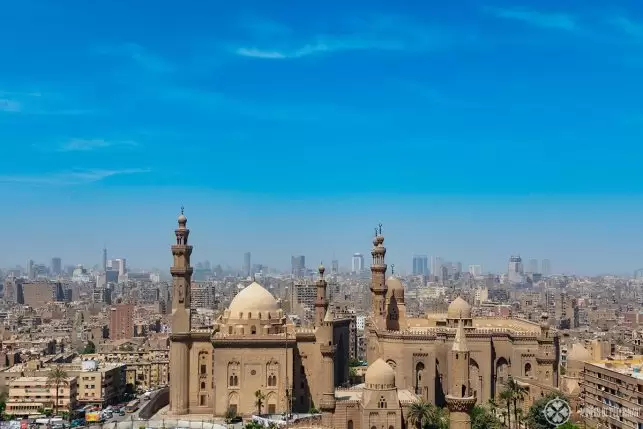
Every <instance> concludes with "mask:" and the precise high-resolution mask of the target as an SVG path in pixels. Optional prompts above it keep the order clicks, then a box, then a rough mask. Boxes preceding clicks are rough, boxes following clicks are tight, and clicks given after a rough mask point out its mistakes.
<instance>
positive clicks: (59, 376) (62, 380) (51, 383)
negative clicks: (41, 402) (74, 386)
mask: <svg viewBox="0 0 643 429" xmlns="http://www.w3.org/2000/svg"><path fill="white" fill-rule="evenodd" d="M46 385H47V387H55V388H56V403H55V404H54V414H55V415H58V397H59V393H60V387H61V386H69V379H68V377H67V373H66V372H65V370H64V369H63V368H62V367H61V366H60V365H57V366H56V367H54V368H52V369H51V371H49V374H47V384H46Z"/></svg>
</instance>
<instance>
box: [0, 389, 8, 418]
mask: <svg viewBox="0 0 643 429" xmlns="http://www.w3.org/2000/svg"><path fill="white" fill-rule="evenodd" d="M6 409H7V394H6V393H5V392H2V393H0V420H2V419H3V418H4V410H6Z"/></svg>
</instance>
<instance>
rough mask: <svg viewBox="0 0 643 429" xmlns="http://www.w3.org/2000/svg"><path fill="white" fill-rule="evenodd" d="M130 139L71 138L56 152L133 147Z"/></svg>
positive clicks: (134, 144) (134, 143)
mask: <svg viewBox="0 0 643 429" xmlns="http://www.w3.org/2000/svg"><path fill="white" fill-rule="evenodd" d="M134 146H138V143H136V142H135V141H132V140H103V139H71V140H69V141H67V142H65V143H64V144H63V145H61V146H60V147H59V148H58V152H87V151H92V150H96V149H105V148H110V147H134Z"/></svg>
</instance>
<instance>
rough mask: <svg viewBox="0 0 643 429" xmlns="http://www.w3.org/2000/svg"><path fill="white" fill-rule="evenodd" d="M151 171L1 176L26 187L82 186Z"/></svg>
mask: <svg viewBox="0 0 643 429" xmlns="http://www.w3.org/2000/svg"><path fill="white" fill-rule="evenodd" d="M149 171H150V170H149V169H143V168H130V169H123V170H99V169H96V170H72V171H66V172H59V173H52V174H43V175H35V176H33V175H31V176H29V175H28V176H0V182H5V183H21V184H26V185H82V184H87V183H95V182H100V181H101V180H104V179H107V178H109V177H113V176H120V175H125V174H142V173H149Z"/></svg>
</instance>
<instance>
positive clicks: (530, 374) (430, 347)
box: [170, 210, 558, 429]
mask: <svg viewBox="0 0 643 429" xmlns="http://www.w3.org/2000/svg"><path fill="white" fill-rule="evenodd" d="M189 234H190V231H189V229H188V228H187V218H186V217H185V215H184V214H183V210H182V211H181V215H180V216H179V218H178V228H177V229H176V230H175V236H176V244H174V245H173V246H172V255H173V258H174V263H173V266H172V267H171V269H170V272H171V274H172V277H173V293H172V316H171V319H172V334H171V337H170V340H171V346H170V414H172V415H175V416H179V415H186V414H199V415H211V416H224V415H226V414H230V413H232V414H237V415H242V416H250V415H253V414H275V413H287V412H304V413H305V412H308V411H309V410H311V409H316V410H318V411H319V412H320V413H321V416H322V417H321V423H320V426H322V427H328V428H331V427H332V428H337V429H357V428H362V429H402V428H406V427H407V426H408V423H407V421H406V420H407V419H406V415H407V406H408V405H409V404H411V403H413V402H415V401H417V400H420V399H424V400H426V401H429V402H431V403H435V404H437V405H439V406H446V407H448V409H449V411H450V413H449V419H450V428H451V429H469V428H470V427H471V422H470V411H471V409H472V408H473V406H474V405H475V404H476V403H485V402H487V401H488V400H489V399H491V398H494V397H496V396H497V394H498V393H499V391H500V389H501V386H502V385H503V384H504V383H505V382H506V380H507V379H508V377H509V376H512V377H514V378H515V379H516V380H518V381H519V382H520V383H521V384H522V385H523V386H524V387H525V389H526V391H527V392H528V395H527V396H528V397H529V398H531V399H532V400H533V399H537V398H538V397H540V396H544V395H545V394H547V393H548V391H550V390H554V389H556V387H557V385H558V335H557V333H556V332H555V331H554V330H552V329H550V328H549V325H548V323H547V316H546V314H543V319H542V321H541V323H540V324H537V323H532V322H528V321H524V320H517V319H503V318H473V317H472V316H471V307H470V306H469V304H468V303H467V302H466V301H465V300H463V299H462V298H457V299H455V300H454V301H453V302H452V303H451V304H450V305H449V308H448V312H447V314H427V315H425V316H424V317H421V318H410V317H407V315H406V310H405V303H404V286H403V285H402V283H401V281H400V280H399V279H397V278H396V277H393V276H391V277H389V278H388V279H386V271H387V266H386V263H385V255H386V248H385V247H384V237H383V235H382V231H381V227H380V228H379V230H376V234H375V238H374V240H373V249H372V252H371V254H372V257H373V262H372V265H371V273H372V278H371V303H372V308H371V314H370V317H369V320H368V323H367V327H366V335H367V359H368V362H369V367H368V369H367V371H366V375H365V383H364V384H362V385H359V386H355V387H352V388H340V387H338V386H342V385H344V384H345V382H346V381H347V380H348V349H349V348H348V338H349V321H348V320H346V319H340V318H336V317H334V315H333V314H332V313H331V312H330V311H329V309H328V301H327V300H326V287H327V282H326V280H325V279H324V272H325V269H324V267H323V266H320V267H319V278H318V280H317V282H316V288H317V296H316V301H315V318H314V326H313V327H309V328H300V327H295V326H294V324H293V323H292V322H291V321H290V320H289V319H288V318H287V317H286V315H285V314H284V313H283V311H282V310H281V309H280V306H279V303H278V302H277V300H276V299H275V298H274V297H273V296H272V294H271V293H270V292H269V291H267V290H266V289H264V288H263V287H262V286H261V285H260V284H258V283H256V282H253V283H252V284H251V285H249V286H247V287H246V288H245V289H243V290H242V291H241V292H240V293H239V294H238V295H237V296H236V297H235V298H234V299H233V300H232V302H231V303H230V306H229V308H228V309H226V310H225V311H224V313H223V314H222V315H221V316H220V318H219V319H218V320H217V323H216V325H215V326H214V328H213V329H205V330H204V329H193V328H192V326H191V320H190V283H191V275H192V267H191V266H190V256H191V254H192V246H191V245H189V244H188V237H189ZM257 397H260V398H262V400H261V401H259V402H261V405H259V404H258V401H257Z"/></svg>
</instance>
